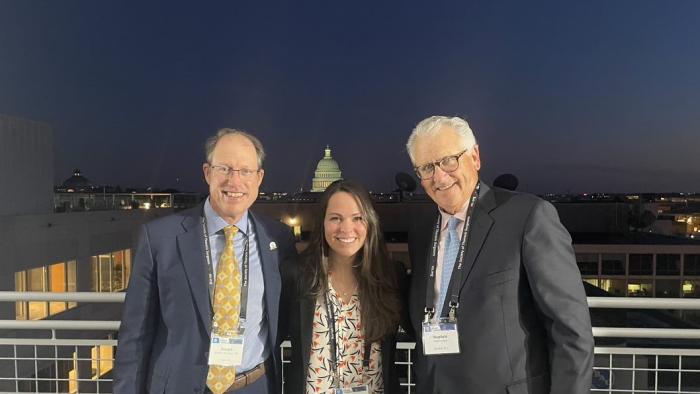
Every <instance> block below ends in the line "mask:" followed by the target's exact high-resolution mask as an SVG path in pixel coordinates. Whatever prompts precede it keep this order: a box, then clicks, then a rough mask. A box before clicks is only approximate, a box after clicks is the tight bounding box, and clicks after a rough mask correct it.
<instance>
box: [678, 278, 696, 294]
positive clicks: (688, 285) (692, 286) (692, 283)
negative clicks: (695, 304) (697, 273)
mask: <svg viewBox="0 0 700 394" xmlns="http://www.w3.org/2000/svg"><path fill="white" fill-rule="evenodd" d="M681 289H682V291H683V297H688V298H700V280H684V281H683V284H682V285H681Z"/></svg>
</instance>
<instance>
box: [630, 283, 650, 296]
mask: <svg viewBox="0 0 700 394" xmlns="http://www.w3.org/2000/svg"><path fill="white" fill-rule="evenodd" d="M652 288H653V285H652V283H651V280H640V279H630V281H629V283H628V284H627V295H628V296H629V297H651V296H653V294H654V293H653V292H652Z"/></svg>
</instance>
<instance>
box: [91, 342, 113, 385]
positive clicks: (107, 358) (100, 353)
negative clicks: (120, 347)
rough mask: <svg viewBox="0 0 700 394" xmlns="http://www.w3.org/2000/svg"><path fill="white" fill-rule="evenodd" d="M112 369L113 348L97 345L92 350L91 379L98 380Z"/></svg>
mask: <svg viewBox="0 0 700 394" xmlns="http://www.w3.org/2000/svg"><path fill="white" fill-rule="evenodd" d="M112 368H114V348H113V347H112V346H107V345H98V346H95V347H93V348H92V378H93V379H99V378H100V377H101V376H102V375H104V374H106V373H107V372H109V371H111V370H112Z"/></svg>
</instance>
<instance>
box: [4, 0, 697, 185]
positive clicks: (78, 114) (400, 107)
mask: <svg viewBox="0 0 700 394" xmlns="http://www.w3.org/2000/svg"><path fill="white" fill-rule="evenodd" d="M0 113H2V114H7V115H12V116H19V117H25V118H30V119H33V120H40V121H44V122H47V123H49V124H50V125H51V126H52V127H53V130H54V150H55V177H54V178H55V181H56V182H57V183H60V182H61V181H62V180H63V179H65V178H67V177H68V176H70V175H71V173H72V170H73V169H74V168H80V169H81V170H82V171H83V174H84V175H85V176H87V177H88V178H89V179H91V180H92V181H94V182H95V183H98V184H105V185H120V186H122V187H129V186H136V187H145V186H152V187H155V188H167V187H174V188H178V189H180V190H188V191H202V190H205V184H204V181H203V179H202V175H201V163H202V160H203V154H202V148H201V146H202V143H203V141H204V139H205V138H206V137H207V136H209V135H210V134H212V133H214V132H215V131H216V130H217V129H218V128H221V127H234V128H242V129H245V130H248V131H250V132H252V133H253V134H256V135H257V136H258V137H259V138H260V139H261V140H262V141H263V143H264V144H265V146H266V150H267V152H268V155H269V156H268V160H267V161H266V163H265V169H266V176H265V180H264V182H263V186H262V188H263V190H268V191H294V190H298V189H299V188H302V187H303V188H304V189H308V188H310V184H311V178H312V176H313V170H314V169H315V166H316V163H317V162H318V160H319V159H320V158H321V157H322V155H323V148H324V147H325V146H326V144H329V145H330V146H331V148H332V149H333V155H334V157H335V158H336V160H337V161H338V162H339V163H340V165H341V168H342V170H343V176H344V177H345V178H354V179H358V180H360V181H362V182H364V183H365V184H366V185H367V186H368V187H369V188H371V189H373V190H375V191H389V190H392V189H394V188H395V185H394V180H393V179H394V175H395V174H396V173H397V172H399V171H404V172H411V164H410V162H409V160H408V156H407V154H406V152H405V148H404V146H405V145H404V144H405V141H406V138H407V137H408V135H409V133H410V131H411V129H412V128H413V126H414V125H415V124H416V123H417V122H418V121H419V120H421V119H422V118H424V117H426V116H429V115H434V114H445V115H458V116H462V117H465V118H466V119H467V120H469V122H470V124H471V126H472V128H473V130H474V131H475V133H476V137H477V139H478V141H479V144H480V148H481V158H482V165H483V168H482V177H483V178H484V179H486V180H487V181H491V180H493V178H495V177H496V176H497V175H499V174H501V173H506V172H509V173H514V174H516V175H517V176H518V178H519V179H520V185H521V187H520V190H525V191H531V192H536V193H544V192H576V193H578V192H665V191H669V192H670V191H686V192H700V1H694V0H690V1H675V0H674V1H660V0H659V1H643V0H634V1H610V0H605V1H552V2H530V1H512V2H504V1H483V2H469V1H455V2H439V1H429V2H428V1H425V2H414V1H387V2H382V1H371V2H369V1H368V2H360V1H352V2H350V1H287V2H280V3H272V2H265V1H250V2H244V1H225V2H224V1H221V2H186V3H185V2H172V1H167V2H166V1H162V2H155V1H153V2H150V1H138V2H137V1H94V0H88V1H52V0H47V1H32V0H13V1H7V0H0ZM27 160H31V158H27ZM178 178H179V182H178V181H177V179H178Z"/></svg>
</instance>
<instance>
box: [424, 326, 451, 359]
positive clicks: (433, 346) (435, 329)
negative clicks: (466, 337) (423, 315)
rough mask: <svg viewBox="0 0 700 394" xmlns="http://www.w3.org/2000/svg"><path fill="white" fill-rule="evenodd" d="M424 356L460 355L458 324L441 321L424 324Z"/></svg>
mask: <svg viewBox="0 0 700 394" xmlns="http://www.w3.org/2000/svg"><path fill="white" fill-rule="evenodd" d="M422 339H423V354H424V355H426V356H435V355H440V354H459V334H458V332H457V323H456V322H448V321H440V322H437V323H430V322H427V323H423V338H422Z"/></svg>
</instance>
